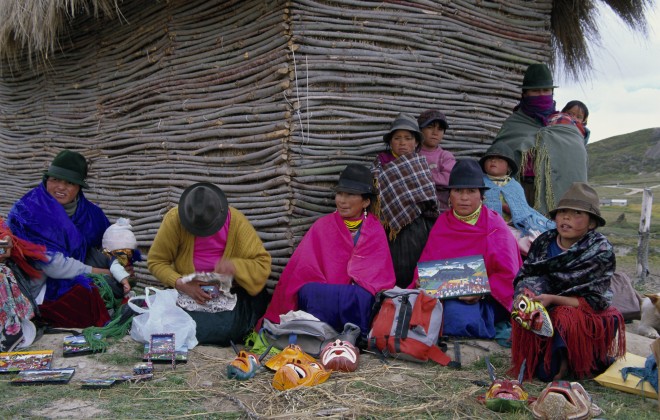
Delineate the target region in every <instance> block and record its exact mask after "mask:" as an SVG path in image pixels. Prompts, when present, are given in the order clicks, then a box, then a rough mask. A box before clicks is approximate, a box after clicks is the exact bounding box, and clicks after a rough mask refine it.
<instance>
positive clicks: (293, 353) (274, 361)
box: [265, 344, 316, 371]
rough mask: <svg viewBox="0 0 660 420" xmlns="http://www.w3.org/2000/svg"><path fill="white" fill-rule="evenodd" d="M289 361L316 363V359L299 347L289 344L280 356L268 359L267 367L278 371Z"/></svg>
mask: <svg viewBox="0 0 660 420" xmlns="http://www.w3.org/2000/svg"><path fill="white" fill-rule="evenodd" d="M289 360H302V361H305V362H307V363H316V359H314V358H313V357H312V356H310V355H309V354H307V353H305V352H304V351H302V349H301V348H300V347H299V346H298V345H296V344H289V345H288V346H286V347H285V348H284V349H283V350H282V351H281V352H280V353H279V354H276V355H275V356H273V357H271V358H270V359H268V361H267V362H266V364H265V366H266V367H267V368H268V369H271V370H274V371H278V370H280V368H281V367H282V366H284V365H285V364H287V363H288V362H289Z"/></svg>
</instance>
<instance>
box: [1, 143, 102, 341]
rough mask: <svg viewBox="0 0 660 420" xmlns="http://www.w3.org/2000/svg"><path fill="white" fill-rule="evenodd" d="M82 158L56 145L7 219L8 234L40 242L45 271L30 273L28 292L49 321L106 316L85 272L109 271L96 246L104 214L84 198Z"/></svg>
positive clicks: (94, 321)
mask: <svg viewBox="0 0 660 420" xmlns="http://www.w3.org/2000/svg"><path fill="white" fill-rule="evenodd" d="M86 176H87V161H86V160H85V158H84V157H83V156H82V155H81V154H79V153H77V152H72V151H70V150H62V151H61V152H60V153H59V154H58V155H57V156H56V157H55V159H53V162H52V163H51V165H50V166H49V168H48V170H47V171H46V172H44V177H43V182H42V183H41V184H39V186H37V187H35V188H34V189H32V190H31V191H29V192H28V193H27V194H25V195H24V196H23V197H21V199H19V200H18V201H17V202H16V203H15V204H14V206H13V207H12V209H11V210H10V211H9V215H8V218H7V224H8V225H9V227H10V229H11V230H12V231H13V232H14V234H15V235H16V236H18V237H20V238H22V239H25V240H28V241H30V242H33V243H35V244H39V245H44V246H45V247H46V250H47V256H48V262H47V263H44V264H39V267H38V268H40V269H41V270H42V271H43V272H44V274H45V276H44V277H43V278H41V279H32V282H31V284H32V287H31V291H30V292H31V293H32V295H33V296H34V297H35V299H36V300H37V303H39V309H40V313H41V319H42V321H44V322H45V323H46V324H47V325H49V326H53V327H69V328H85V327H89V326H92V325H94V326H99V327H100V326H103V325H105V323H106V322H107V321H108V320H109V319H110V317H109V315H108V311H107V309H106V307H105V304H104V302H103V299H102V298H101V295H100V294H99V291H98V289H97V287H96V286H95V285H94V283H93V281H92V280H91V279H90V278H88V277H86V276H85V274H90V273H94V274H110V271H109V270H108V260H107V259H104V258H103V257H102V254H100V252H98V248H100V247H101V240H102V238H103V233H104V232H105V230H106V228H107V227H108V226H110V222H109V221H108V218H107V217H106V216H105V214H104V213H103V210H101V209H100V208H99V207H98V206H96V205H95V204H92V203H91V202H90V201H88V200H87V199H86V198H85V195H84V194H83V192H82V188H88V186H87V183H86V182H85V178H86Z"/></svg>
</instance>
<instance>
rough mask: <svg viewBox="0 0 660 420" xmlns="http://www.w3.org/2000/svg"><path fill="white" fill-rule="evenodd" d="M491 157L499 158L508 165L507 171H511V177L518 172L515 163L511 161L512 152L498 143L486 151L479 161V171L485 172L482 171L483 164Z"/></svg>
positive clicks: (504, 145) (501, 143)
mask: <svg viewBox="0 0 660 420" xmlns="http://www.w3.org/2000/svg"><path fill="white" fill-rule="evenodd" d="M492 156H497V157H500V158H502V159H504V160H506V162H507V163H508V164H509V169H510V170H511V176H515V174H516V173H517V172H518V165H517V164H516V161H515V160H514V159H513V150H511V148H510V147H509V146H507V145H506V144H504V143H503V142H501V141H499V142H497V143H495V144H493V145H492V146H490V147H489V148H488V150H486V154H484V156H483V157H482V158H481V159H479V165H480V166H481V169H482V170H483V171H484V172H486V170H485V169H484V163H485V162H486V159H488V158H489V157H492Z"/></svg>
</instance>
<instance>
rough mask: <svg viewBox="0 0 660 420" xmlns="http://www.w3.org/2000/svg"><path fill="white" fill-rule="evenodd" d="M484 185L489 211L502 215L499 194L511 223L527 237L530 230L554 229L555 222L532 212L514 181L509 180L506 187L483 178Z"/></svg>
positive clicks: (519, 187) (485, 200)
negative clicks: (507, 207)
mask: <svg viewBox="0 0 660 420" xmlns="http://www.w3.org/2000/svg"><path fill="white" fill-rule="evenodd" d="M484 183H485V184H486V186H487V187H489V188H490V189H489V190H486V192H485V193H484V204H485V205H486V207H488V208H489V209H492V210H495V211H496V212H498V213H499V214H500V215H502V201H500V194H501V195H502V196H504V200H505V201H506V202H507V204H508V205H509V209H510V210H511V223H512V224H513V226H515V227H517V228H518V229H520V230H521V231H522V233H523V234H525V235H527V234H528V233H529V231H530V230H536V231H539V232H540V233H543V232H545V231H546V230H549V229H554V228H555V222H553V221H552V220H549V219H547V218H546V217H545V216H543V215H542V214H541V213H539V212H538V211H536V210H534V209H533V208H531V207H530V206H529V205H528V204H527V200H525V192H524V191H523V188H522V186H521V185H520V184H519V183H518V181H516V180H515V179H511V181H509V182H508V183H507V184H506V185H504V186H499V185H497V184H495V183H494V182H493V181H491V180H490V178H488V177H487V176H484Z"/></svg>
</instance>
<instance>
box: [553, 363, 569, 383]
mask: <svg viewBox="0 0 660 420" xmlns="http://www.w3.org/2000/svg"><path fill="white" fill-rule="evenodd" d="M567 374H568V359H566V358H565V357H562V358H561V365H559V372H557V374H556V375H555V377H554V378H552V379H554V380H555V381H560V380H562V379H564V378H565V377H566V375H567Z"/></svg>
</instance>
